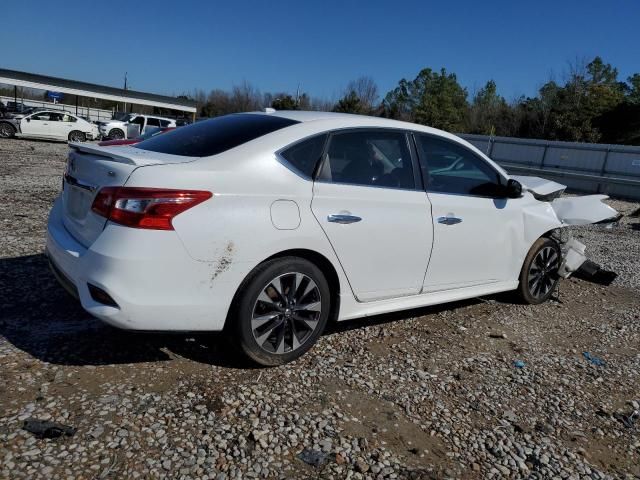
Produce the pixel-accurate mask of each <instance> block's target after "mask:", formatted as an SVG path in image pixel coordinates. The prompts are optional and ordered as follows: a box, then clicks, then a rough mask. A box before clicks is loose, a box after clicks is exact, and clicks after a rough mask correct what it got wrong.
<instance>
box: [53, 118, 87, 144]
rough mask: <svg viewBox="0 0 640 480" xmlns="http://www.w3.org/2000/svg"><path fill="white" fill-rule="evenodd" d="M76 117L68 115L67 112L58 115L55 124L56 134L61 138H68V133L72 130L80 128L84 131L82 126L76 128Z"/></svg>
mask: <svg viewBox="0 0 640 480" xmlns="http://www.w3.org/2000/svg"><path fill="white" fill-rule="evenodd" d="M78 127H79V126H78V119H77V118H76V117H74V116H73V115H70V114H68V113H63V114H61V115H60V121H59V122H58V124H57V131H58V134H59V136H60V137H61V138H63V139H68V138H69V134H70V133H71V132H72V131H73V130H81V131H85V129H84V128H82V127H84V126H81V127H80V128H78Z"/></svg>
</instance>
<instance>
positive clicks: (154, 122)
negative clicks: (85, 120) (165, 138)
mask: <svg viewBox="0 0 640 480" xmlns="http://www.w3.org/2000/svg"><path fill="white" fill-rule="evenodd" d="M136 124H137V125H138V126H139V127H140V128H139V130H138V135H142V134H144V133H145V132H146V131H147V129H148V128H150V127H151V128H154V129H156V128H167V127H174V128H175V127H176V122H175V120H172V119H170V118H164V117H156V116H153V115H138V114H136V113H130V114H128V115H126V116H125V117H123V118H120V119H117V118H116V119H113V120H110V121H108V122H98V127H99V129H100V135H102V137H107V138H110V139H112V140H120V139H123V138H128V137H129V135H128V134H127V132H128V129H129V125H136ZM138 135H136V137H137V136H138Z"/></svg>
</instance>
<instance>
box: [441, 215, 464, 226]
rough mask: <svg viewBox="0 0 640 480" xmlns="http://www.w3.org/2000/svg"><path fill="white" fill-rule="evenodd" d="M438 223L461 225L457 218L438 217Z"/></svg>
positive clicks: (460, 220) (459, 219)
mask: <svg viewBox="0 0 640 480" xmlns="http://www.w3.org/2000/svg"><path fill="white" fill-rule="evenodd" d="M438 223H442V224H443V225H456V224H458V223H462V219H461V218H458V217H449V216H446V217H438Z"/></svg>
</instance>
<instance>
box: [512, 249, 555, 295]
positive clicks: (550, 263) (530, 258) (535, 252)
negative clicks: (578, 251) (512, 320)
mask: <svg viewBox="0 0 640 480" xmlns="http://www.w3.org/2000/svg"><path fill="white" fill-rule="evenodd" d="M561 260H562V254H561V251H560V245H558V242H556V241H555V240H552V239H550V238H546V237H542V238H539V239H538V240H536V241H535V243H534V244H533V245H532V247H531V250H529V253H528V254H527V256H526V258H525V259H524V264H523V265H522V270H521V272H520V284H519V285H518V290H517V293H518V296H519V297H520V299H521V300H522V301H523V302H525V303H528V304H531V305H538V304H540V303H543V302H546V301H547V300H548V299H549V298H550V297H551V295H553V292H554V290H555V288H556V285H557V284H558V281H559V280H560V277H559V276H558V269H559V268H560V262H561Z"/></svg>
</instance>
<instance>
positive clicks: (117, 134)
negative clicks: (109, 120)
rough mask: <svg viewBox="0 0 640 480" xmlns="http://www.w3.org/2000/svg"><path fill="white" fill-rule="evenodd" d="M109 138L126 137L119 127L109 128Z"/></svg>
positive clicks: (118, 138) (119, 138) (120, 138)
mask: <svg viewBox="0 0 640 480" xmlns="http://www.w3.org/2000/svg"><path fill="white" fill-rule="evenodd" d="M109 138H110V139H111V140H122V139H123V138H124V132H123V131H122V130H120V129H119V128H112V129H111V130H109Z"/></svg>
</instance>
